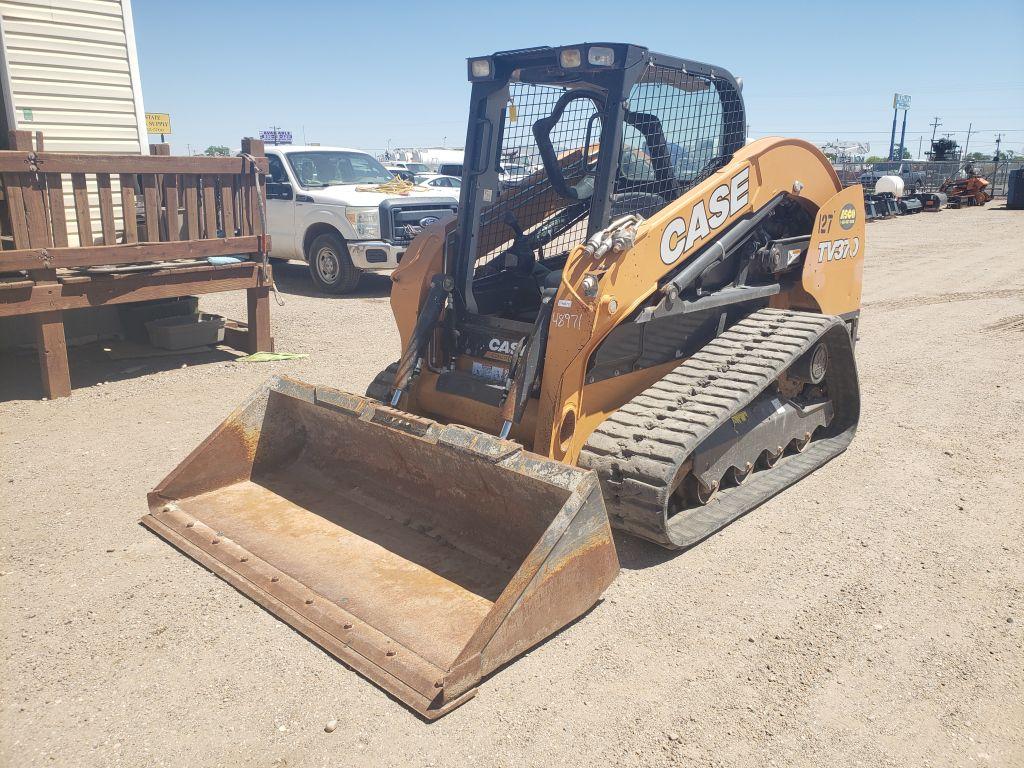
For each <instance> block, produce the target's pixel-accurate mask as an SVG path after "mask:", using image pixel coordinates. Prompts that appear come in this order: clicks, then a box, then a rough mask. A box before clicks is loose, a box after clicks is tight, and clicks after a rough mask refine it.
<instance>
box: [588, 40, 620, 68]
mask: <svg viewBox="0 0 1024 768" xmlns="http://www.w3.org/2000/svg"><path fill="white" fill-rule="evenodd" d="M587 63H588V64H591V65H593V66H595V67H610V66H611V65H612V64H614V63H615V51H613V50H612V49H611V48H605V47H603V46H600V45H595V46H594V47H593V48H591V49H590V50H589V51H587Z"/></svg>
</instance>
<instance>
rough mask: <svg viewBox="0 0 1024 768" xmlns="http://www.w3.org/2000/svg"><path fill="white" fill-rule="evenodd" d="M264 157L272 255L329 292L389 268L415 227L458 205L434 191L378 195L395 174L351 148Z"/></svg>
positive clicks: (276, 151)
mask: <svg viewBox="0 0 1024 768" xmlns="http://www.w3.org/2000/svg"><path fill="white" fill-rule="evenodd" d="M266 154H267V159H268V161H269V163H270V173H269V174H268V175H267V179H266V181H267V231H268V233H269V234H270V238H271V249H272V250H271V255H272V257H273V258H275V259H302V260H303V261H305V262H306V263H307V264H308V265H309V273H310V275H312V277H313V282H314V283H316V285H317V287H319V288H320V289H322V290H324V291H326V292H328V293H349V292H350V291H353V290H355V287H356V285H357V284H358V282H359V277H360V275H362V273H363V272H364V271H367V270H385V269H394V268H395V267H396V266H398V262H399V261H400V260H401V258H402V255H403V254H404V253H405V249H406V248H407V247H408V245H409V243H410V242H411V241H412V239H413V238H414V237H415V236H416V235H417V234H418V233H419V231H420V230H421V229H423V228H424V227H426V226H429V225H430V224H433V223H434V222H435V221H438V220H439V219H441V218H443V217H445V216H448V215H449V214H454V213H456V212H457V211H458V208H459V201H458V199H457V198H456V197H453V196H452V195H451V194H450V193H444V192H441V191H440V190H438V189H437V188H434V187H431V188H429V189H422V190H421V189H413V190H411V191H410V192H409V193H408V194H407V195H396V194H394V193H387V192H380V191H376V190H375V187H377V186H379V185H380V184H385V183H387V182H393V181H394V177H393V176H392V174H391V173H389V172H388V171H387V170H385V169H384V166H383V165H381V164H380V163H379V162H377V160H375V159H374V158H373V157H371V156H370V155H368V154H366V153H365V152H360V151H359V150H356V149H345V148H342V147H321V146H308V147H305V146H278V147H267V148H266ZM456 194H457V193H456Z"/></svg>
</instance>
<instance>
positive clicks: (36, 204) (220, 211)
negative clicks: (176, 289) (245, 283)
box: [0, 131, 267, 272]
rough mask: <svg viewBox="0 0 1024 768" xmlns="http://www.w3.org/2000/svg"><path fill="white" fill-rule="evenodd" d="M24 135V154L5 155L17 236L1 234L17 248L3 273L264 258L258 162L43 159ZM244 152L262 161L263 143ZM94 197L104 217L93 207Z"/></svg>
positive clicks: (1, 266) (2, 165)
mask: <svg viewBox="0 0 1024 768" xmlns="http://www.w3.org/2000/svg"><path fill="white" fill-rule="evenodd" d="M16 133H17V134H20V135H19V137H18V138H19V143H21V144H22V145H23V146H22V147H19V148H18V149H15V150H7V151H0V176H2V179H3V185H4V189H5V190H6V193H7V204H8V210H9V218H10V229H11V231H10V232H3V233H0V234H3V235H7V236H8V242H13V246H14V247H13V249H11V250H4V251H2V252H0V272H6V271H12V270H23V269H24V270H38V269H47V270H51V269H59V268H74V267H84V266H98V265H112V264H133V263H145V262H152V261H167V260H172V259H183V258H185V259H187V258H196V257H204V258H205V257H208V256H218V255H229V254H237V253H254V252H256V251H258V250H259V242H258V238H260V237H263V236H264V233H263V231H262V228H261V226H260V218H259V212H258V208H257V206H258V198H257V195H258V194H259V193H258V191H257V189H258V187H257V184H256V177H255V174H256V173H260V174H266V172H267V160H266V158H265V157H257V158H256V161H255V167H254V166H253V163H251V162H250V161H249V160H247V159H245V158H240V157H170V156H167V157H161V156H144V155H76V154H67V153H55V152H45V151H34V150H33V149H32V147H31V142H30V140H28V134H27V132H25V131H18V132H16ZM25 145H27V146H25ZM243 150H244V151H246V152H247V153H248V154H253V155H255V154H259V155H262V151H263V147H262V143H261V142H255V141H253V142H248V146H246V147H243ZM93 187H94V188H95V190H96V192H95V197H94V199H98V209H99V211H98V216H94V213H93V206H92V205H91V201H90V197H93V195H90V188H93ZM115 191H116V192H117V197H118V198H119V199H118V202H119V204H120V205H119V206H117V207H119V208H120V209H121V216H119V217H115V199H114V197H115ZM69 192H70V195H69V194H68V193H69ZM69 197H70V204H69ZM137 199H138V200H139V201H140V203H141V205H138V206H137V205H136V200H137ZM137 208H138V210H136V209H137ZM97 219H98V220H97ZM69 224H70V225H71V226H69ZM70 239H77V241H78V242H77V244H76V245H71V244H70V243H69V241H70Z"/></svg>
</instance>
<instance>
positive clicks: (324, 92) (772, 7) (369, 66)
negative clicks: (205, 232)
mask: <svg viewBox="0 0 1024 768" xmlns="http://www.w3.org/2000/svg"><path fill="white" fill-rule="evenodd" d="M133 9H134V14H135V32H136V39H137V43H138V49H139V59H140V65H141V69H142V88H143V97H144V99H145V103H146V109H147V110H148V111H150V112H169V113H170V114H171V121H172V128H173V130H174V133H173V135H172V136H171V137H169V140H170V141H171V142H172V145H173V147H174V151H175V152H184V151H186V147H187V145H191V147H192V149H193V151H195V150H202V149H204V148H206V147H207V146H208V145H210V144H226V145H228V146H231V147H237V146H238V143H239V139H240V138H241V137H242V136H251V135H256V133H257V132H258V131H259V130H261V129H267V128H269V127H270V126H271V125H274V124H276V125H278V126H280V127H281V128H284V129H287V130H291V131H292V132H293V134H294V136H295V140H296V142H299V141H301V140H302V138H303V133H305V137H306V139H307V140H309V141H318V142H320V143H322V144H340V145H345V146H355V147H360V148H364V149H370V150H380V149H383V148H384V147H385V145H386V144H387V143H388V141H390V144H391V146H406V147H408V146H430V145H435V146H436V145H440V144H441V143H442V142H443V141H447V145H448V146H461V145H462V144H463V141H464V134H465V116H466V109H467V104H468V100H469V84H468V83H467V81H466V67H465V59H466V58H467V57H469V56H475V55H480V54H485V53H491V52H493V51H497V50H504V49H510V48H524V47H528V46H534V45H564V44H568V43H576V42H584V41H603V40H610V41H616V42H631V43H637V44H639V45H645V46H647V47H648V48H651V49H652V50H655V51H660V52H663V53H667V54H672V55H676V56H680V57H684V58H689V59H696V60H699V61H706V62H710V63H713V64H717V65H720V66H723V67H725V68H726V69H729V70H730V71H731V72H732V73H733V74H734V75H737V76H740V77H742V78H743V80H744V90H743V93H744V97H745V100H746V105H747V114H748V122H749V124H750V134H751V135H752V136H754V137H758V136H765V135H790V136H799V137H803V138H807V139H810V140H811V141H815V142H822V141H825V140H828V139H835V138H839V139H844V140H858V141H869V142H870V143H871V149H872V153H877V154H884V153H885V151H887V150H888V142H889V129H890V126H891V121H892V109H891V104H892V95H893V92H894V91H899V92H901V93H907V94H910V95H911V96H912V98H913V103H912V108H911V110H910V114H909V120H908V124H907V135H908V138H907V147H908V148H909V149H910V150H911V152H913V153H915V155H916V152H917V147H918V137H919V136H922V135H923V136H924V137H925V140H924V146H925V149H927V144H928V140H929V138H930V137H931V130H932V129H931V127H930V125H929V124H930V123H931V121H932V119H933V117H934V116H936V115H938V116H939V117H940V118H941V120H942V123H943V124H942V126H941V127H940V128H939V134H940V135H941V134H944V133H946V132H952V133H953V134H954V137H955V138H956V139H957V140H958V141H959V142H960V144H961V146H962V145H963V143H964V140H965V139H966V132H967V128H968V124H969V123H971V122H972V121H973V123H974V128H975V131H976V133H975V135H974V136H972V138H971V143H970V149H971V150H972V151H973V150H974V149H977V150H980V151H990V150H992V149H993V148H994V146H995V133H996V132H997V131H1002V132H1003V133H1004V134H1005V136H1004V143H1003V147H1004V148H1005V149H1013V150H1014V151H1016V152H1018V153H1024V1H1022V0H992V1H990V2H985V3H977V4H975V3H970V2H967V1H966V0H965V1H964V2H946V1H945V0H933V1H932V2H911V0H889V1H888V2H874V0H856V2H847V3H829V2H817V3H799V2H789V3H787V2H763V3H755V2H743V1H742V0H718V2H693V3H691V2H680V1H679V0H675V1H672V0H664V1H659V0H655V2H648V3H640V2H635V1H629V0H618V2H611V1H605V0H590V1H589V2H587V3H582V2H578V0H577V1H576V2H572V3H564V4H563V3H556V2H553V0H547V1H546V2H537V1H535V0H513V2H509V3H507V4H498V3H495V2H487V1H486V0H476V2H463V1H462V0H449V1H448V2H406V1H405V0H392V2H365V0H363V1H360V2H351V3H350V2H346V1H343V0H338V1H337V2H322V1H314V2H301V0H292V2H282V1H281V0H276V1H275V2H269V1H266V0H249V2H240V1H238V0H216V1H215V2H210V0H175V2H173V3H172V4H168V3H167V2H165V1H164V0H134V3H133Z"/></svg>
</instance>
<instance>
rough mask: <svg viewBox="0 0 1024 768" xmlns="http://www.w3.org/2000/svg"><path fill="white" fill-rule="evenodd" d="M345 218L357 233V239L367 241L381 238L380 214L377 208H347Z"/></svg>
mask: <svg viewBox="0 0 1024 768" xmlns="http://www.w3.org/2000/svg"><path fill="white" fill-rule="evenodd" d="M345 218H346V219H348V223H349V224H351V225H352V227H353V228H354V229H355V231H356V237H358V238H361V239H366V240H372V239H373V238H377V237H380V212H379V211H378V210H377V209H376V208H347V209H345Z"/></svg>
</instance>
